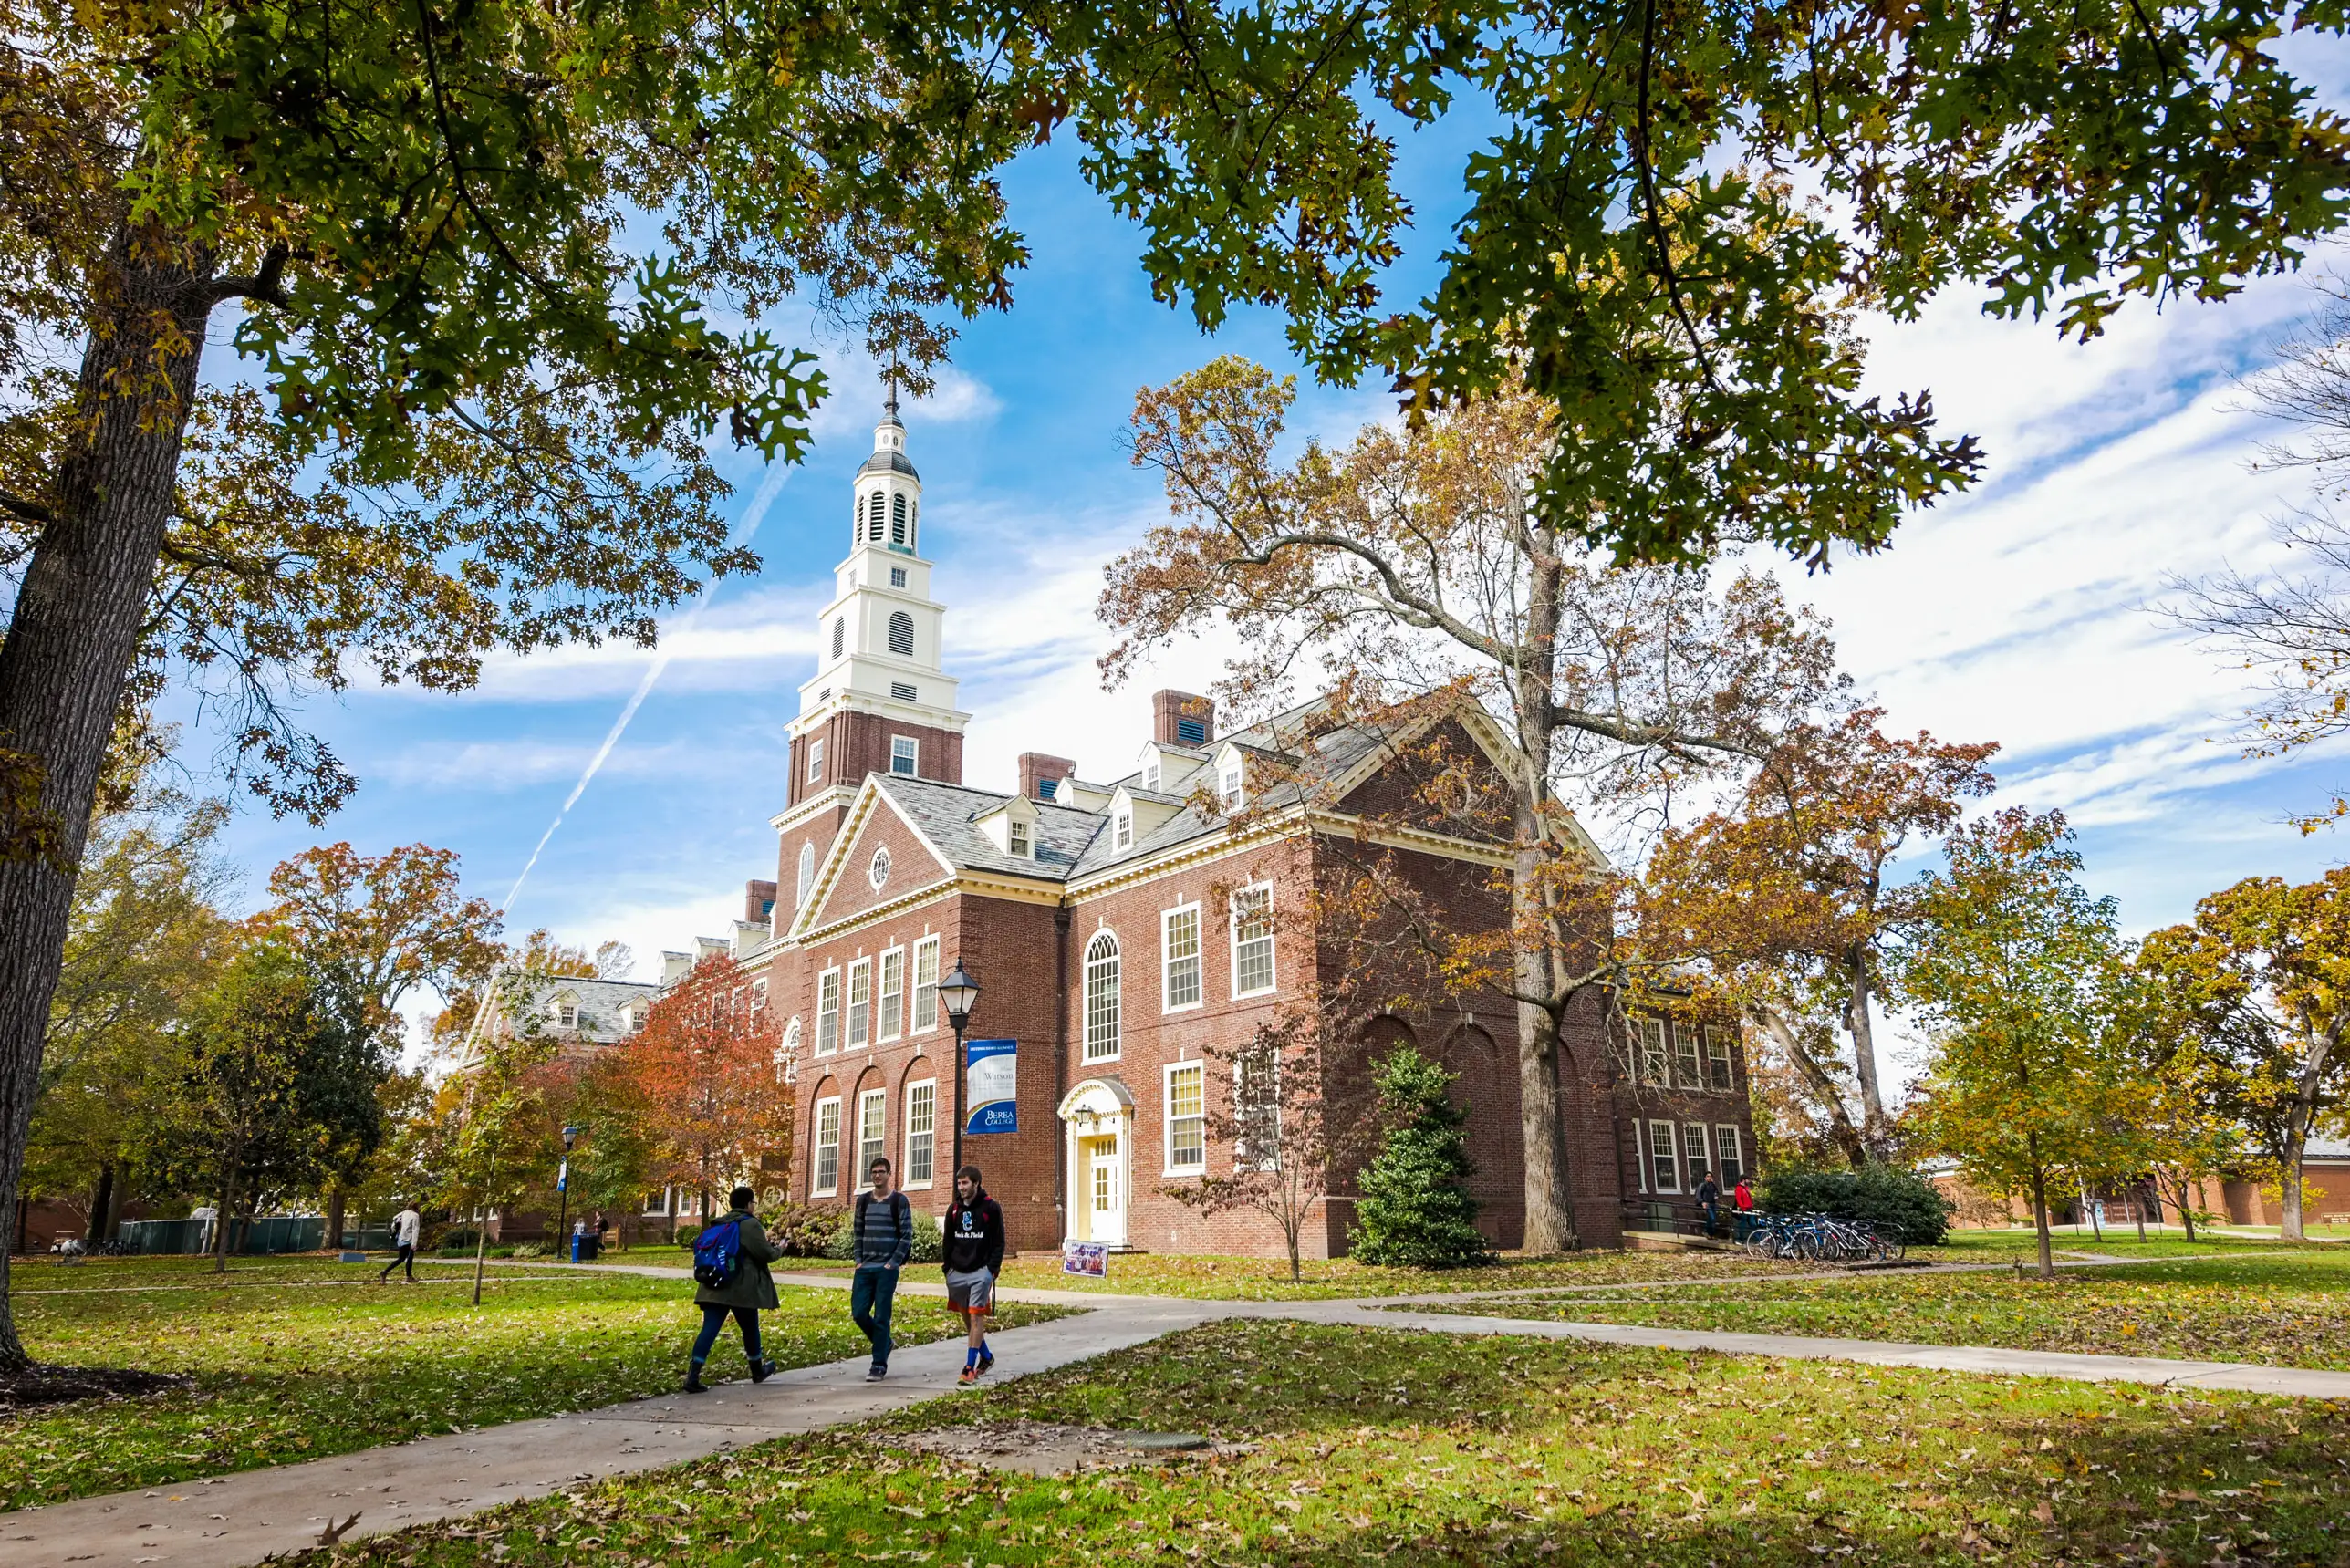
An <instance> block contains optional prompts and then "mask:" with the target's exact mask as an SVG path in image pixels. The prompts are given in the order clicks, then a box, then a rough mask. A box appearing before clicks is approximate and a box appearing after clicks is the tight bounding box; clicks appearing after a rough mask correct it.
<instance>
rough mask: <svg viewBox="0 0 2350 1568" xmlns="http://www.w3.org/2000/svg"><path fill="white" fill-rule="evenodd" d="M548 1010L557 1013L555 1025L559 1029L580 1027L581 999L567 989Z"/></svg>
mask: <svg viewBox="0 0 2350 1568" xmlns="http://www.w3.org/2000/svg"><path fill="white" fill-rule="evenodd" d="M547 1011H548V1012H552V1013H554V1014H555V1026H556V1028H557V1029H577V1028H578V1027H579V999H578V998H577V997H576V996H574V995H572V994H571V993H570V992H564V993H563V994H562V995H561V996H558V997H556V999H555V1001H554V1002H552V1003H550V1004H549V1006H548V1008H547Z"/></svg>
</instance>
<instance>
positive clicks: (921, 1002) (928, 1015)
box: [912, 937, 939, 1034]
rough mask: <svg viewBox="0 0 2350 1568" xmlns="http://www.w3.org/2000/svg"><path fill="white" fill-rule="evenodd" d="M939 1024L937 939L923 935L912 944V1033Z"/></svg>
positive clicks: (933, 1027) (935, 1026) (934, 1027)
mask: <svg viewBox="0 0 2350 1568" xmlns="http://www.w3.org/2000/svg"><path fill="white" fill-rule="evenodd" d="M938 1026H939V939H938V938H936V937H924V938H923V939H922V940H920V941H919V942H916V943H915V944H914V1027H913V1030H912V1033H916V1034H920V1033H921V1032H922V1031H923V1030H925V1029H936V1028H937V1027H938Z"/></svg>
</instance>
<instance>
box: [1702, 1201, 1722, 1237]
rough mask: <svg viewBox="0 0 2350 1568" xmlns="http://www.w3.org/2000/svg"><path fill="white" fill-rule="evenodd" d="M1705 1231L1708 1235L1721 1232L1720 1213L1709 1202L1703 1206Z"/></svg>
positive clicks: (1715, 1234)
mask: <svg viewBox="0 0 2350 1568" xmlns="http://www.w3.org/2000/svg"><path fill="white" fill-rule="evenodd" d="M1705 1233H1706V1234H1707V1235H1709V1236H1717V1235H1720V1234H1721V1213H1720V1212H1719V1211H1718V1210H1717V1209H1716V1208H1715V1206H1714V1205H1713V1204H1711V1203H1709V1204H1707V1205H1706V1206H1705Z"/></svg>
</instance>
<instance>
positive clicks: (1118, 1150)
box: [1059, 1077, 1134, 1247]
mask: <svg viewBox="0 0 2350 1568" xmlns="http://www.w3.org/2000/svg"><path fill="white" fill-rule="evenodd" d="M1059 1115H1060V1118H1061V1133H1062V1139H1063V1142H1064V1145H1065V1147H1064V1149H1063V1156H1062V1158H1063V1164H1062V1168H1063V1169H1064V1170H1066V1171H1067V1172H1068V1176H1069V1180H1068V1188H1067V1199H1066V1202H1067V1207H1066V1211H1065V1213H1064V1215H1063V1220H1062V1222H1063V1225H1064V1227H1065V1228H1066V1231H1067V1237H1066V1240H1069V1241H1101V1242H1105V1243H1107V1244H1108V1245H1109V1246H1112V1247H1123V1246H1125V1245H1126V1239H1127V1212H1128V1204H1127V1199H1128V1194H1129V1193H1130V1192H1131V1191H1132V1187H1131V1184H1130V1178H1131V1177H1132V1175H1133V1168H1134V1137H1133V1133H1134V1096H1132V1095H1130V1094H1128V1092H1127V1087H1126V1085H1124V1084H1122V1083H1120V1082H1118V1079H1116V1078H1115V1077H1100V1078H1087V1079H1086V1080H1085V1081H1084V1082H1083V1083H1081V1084H1079V1085H1076V1087H1075V1088H1073V1089H1071V1090H1070V1091H1069V1092H1068V1093H1067V1094H1066V1095H1065V1096H1062V1098H1061V1104H1060V1107H1059Z"/></svg>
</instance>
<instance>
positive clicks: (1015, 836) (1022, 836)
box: [1003, 816, 1028, 857]
mask: <svg viewBox="0 0 2350 1568" xmlns="http://www.w3.org/2000/svg"><path fill="white" fill-rule="evenodd" d="M1003 826H1004V827H1005V829H1006V830H1007V831H1006V836H1005V838H1004V843H1005V844H1006V845H1007V846H1010V848H1011V850H1012V853H1013V854H1014V855H1018V856H1023V857H1024V856H1026V855H1027V853H1028V825H1027V824H1026V823H1024V822H1023V821H1021V820H1020V818H1018V817H1016V816H1014V817H1009V818H1007V819H1006V820H1005V821H1004V824H1003Z"/></svg>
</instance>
